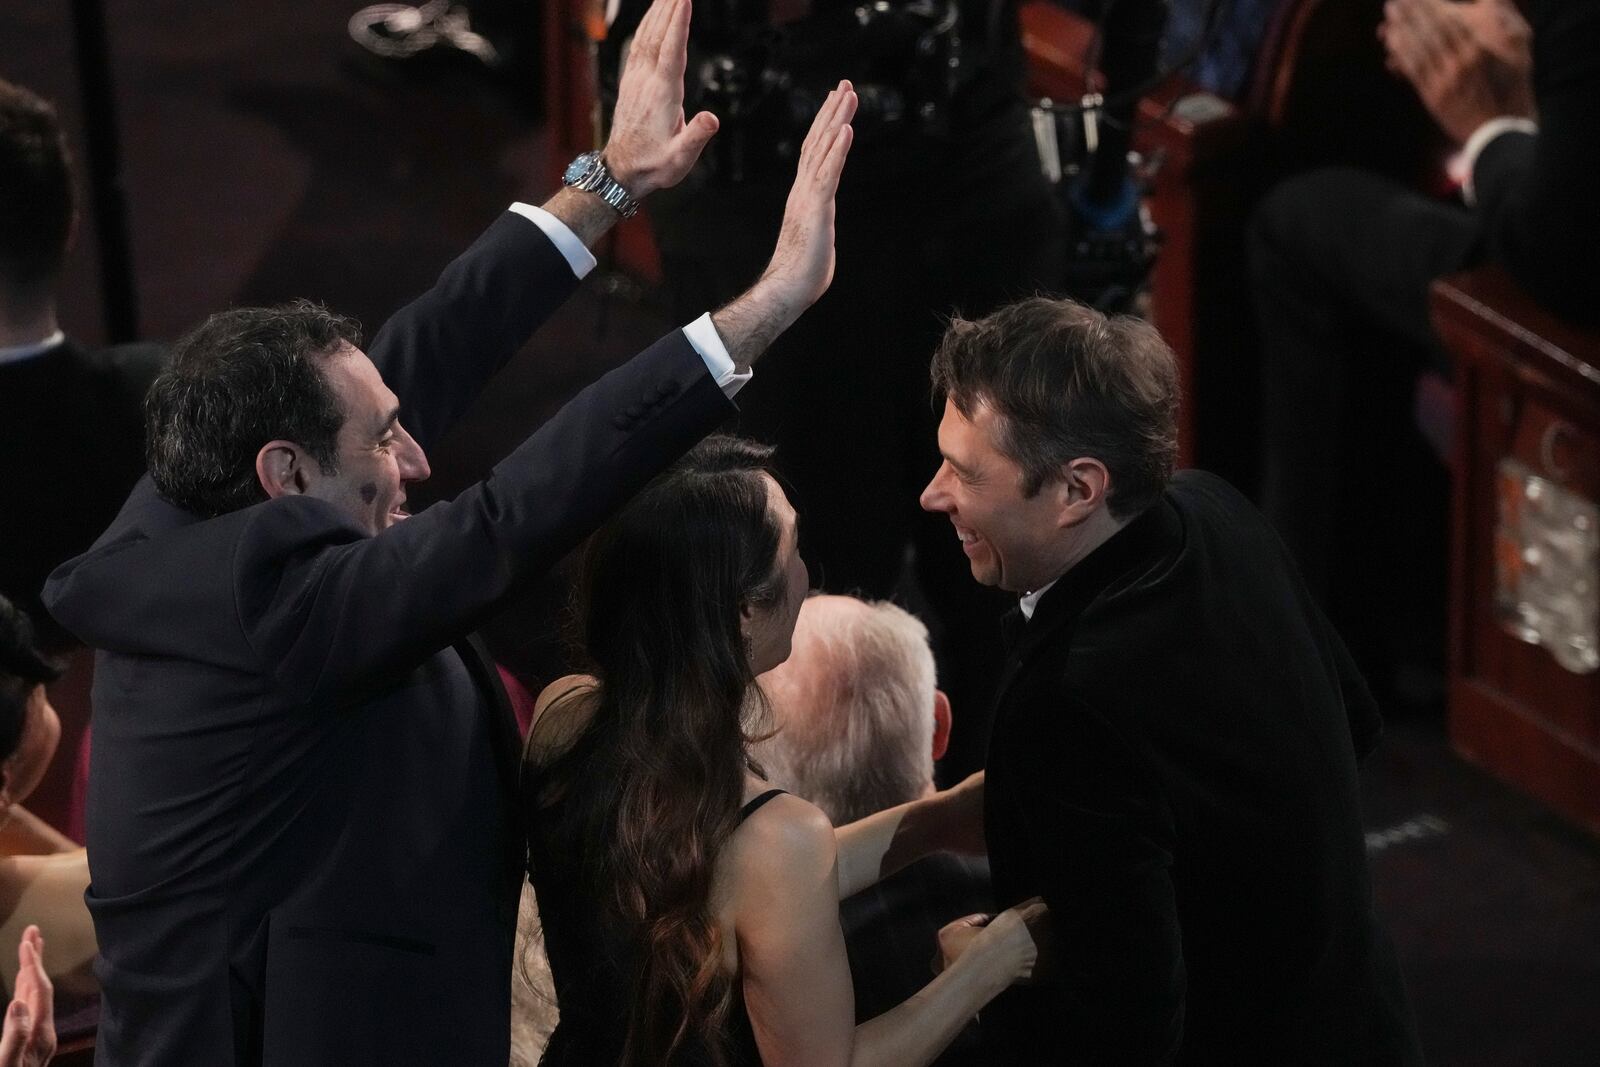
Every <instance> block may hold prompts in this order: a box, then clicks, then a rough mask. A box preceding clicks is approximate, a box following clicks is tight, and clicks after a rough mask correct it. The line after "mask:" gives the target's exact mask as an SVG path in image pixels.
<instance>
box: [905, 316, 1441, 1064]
mask: <svg viewBox="0 0 1600 1067" xmlns="http://www.w3.org/2000/svg"><path fill="white" fill-rule="evenodd" d="M933 378H934V385H935V389H936V391H937V392H938V393H940V394H942V395H943V396H944V418H943V421H942V422H941V424H940V427H939V448H940V451H941V452H942V453H943V455H944V462H943V464H942V465H941V466H940V467H939V470H938V472H937V474H936V475H935V476H934V478H933V481H932V482H931V483H930V484H929V485H928V487H927V489H925V490H924V491H923V495H922V504H923V507H925V508H928V509H929V510H930V511H937V512H943V513H944V514H946V515H947V516H948V517H949V519H950V521H951V523H952V525H953V527H954V530H953V533H954V535H955V536H957V537H959V539H960V541H961V544H962V547H963V549H964V550H965V552H966V554H967V558H968V560H969V562H970V564H971V567H972V573H973V576H974V577H976V578H977V579H978V580H979V581H980V582H982V583H984V584H986V585H998V586H1000V587H1001V588H1003V589H1007V590H1010V591H1011V592H1013V593H1017V594H1020V595H1021V597H1022V599H1021V603H1020V605H1019V608H1018V611H1017V612H1016V613H1015V614H1014V615H1013V616H1011V618H1010V620H1009V627H1008V628H1009V630H1010V631H1011V632H1010V634H1009V637H1010V641H1011V653H1010V658H1009V661H1008V663H1007V667H1006V672H1005V674H1004V676H1003V678H1002V680H1001V683H1000V696H999V703H998V705H997V707H996V711H995V722H994V733H993V736H992V738H991V740H990V747H989V761H988V776H987V783H986V795H985V805H984V807H985V811H984V829H985V836H986V838H987V841H988V847H989V861H990V865H991V870H992V874H993V879H994V890H995V897H996V901H995V902H996V903H997V904H998V905H999V906H1001V907H1006V906H1008V905H1012V904H1016V903H1018V902H1020V901H1022V900H1025V899H1027V898H1029V897H1032V896H1035V895H1041V896H1043V898H1044V900H1045V902H1046V903H1047V904H1048V905H1049V908H1050V912H1049V923H1048V925H1049V927H1050V930H1051V933H1052V934H1053V937H1054V941H1055V944H1054V953H1053V955H1054V958H1055V968H1054V971H1053V973H1045V974H1044V977H1042V978H1041V979H1040V980H1039V981H1038V982H1037V983H1036V984H1034V985H1032V986H1027V987H1013V988H1012V989H1011V990H1008V991H1007V992H1005V993H1003V994H1001V996H1000V997H998V998H997V999H996V1000H995V1001H994V1003H993V1004H991V1005H990V1006H989V1008H988V1009H986V1010H985V1011H984V1013H983V1034H984V1040H985V1042H986V1044H988V1045H989V1046H990V1050H991V1052H990V1059H989V1062H992V1063H1004V1064H1008V1065H1013V1064H1058V1063H1069V1062H1070V1063H1078V1062H1081V1063H1092V1064H1103V1063H1118V1064H1123V1063H1128V1064H1133V1063H1138V1064H1146V1063H1148V1064H1156V1063H1173V1062H1177V1063H1185V1064H1189V1063H1207V1064H1209V1063H1217V1064H1256V1063H1261V1064H1291V1063H1292V1064H1364V1065H1375V1064H1411V1063H1417V1062H1419V1061H1420V1053H1419V1051H1418V1048H1417V1044H1416V1037H1415V1033H1414V1026H1413V1024H1412V1021H1411V1017H1410V1013H1409V1009H1408V1008H1407V1005H1406V999H1405V993H1404V989H1403V987H1402V984H1401V980H1400V973H1399V968H1398V966H1397V965H1396V962H1395V959H1394V955H1393V952H1392V949H1391V948H1390V946H1389V944H1388V941H1387V940H1386V939H1385V937H1384V936H1383V934H1382V933H1381V932H1380V930H1379V928H1378V925H1377V923H1376V921H1375V919H1374V917H1373V913H1372V893H1371V887H1370V884H1369V880H1368V875H1367V865H1366V850H1365V845H1364V839H1363V834H1362V827H1361V819H1360V798H1359V796H1358V791H1357V780H1356V761H1357V759H1358V758H1359V757H1360V756H1361V755H1364V754H1365V753H1366V752H1367V751H1368V750H1369V749H1371V747H1372V746H1373V744H1374V743H1375V741H1376V739H1377V735H1378V733H1379V729H1380V723H1379V718H1378V713H1377V709H1376V708H1375V706H1374V705H1373V702H1372V698H1371V696H1370V694H1369V693H1368V690H1367V687H1366V685H1365V684H1364V683H1363V681H1362V679H1361V676H1360V675H1359V674H1358V673H1357V672H1356V670H1355V668H1354V666H1353V665H1352V663H1351V661H1350V658H1349V656H1348V654H1347V653H1346V651H1345V648H1344V645H1343V644H1342V643H1341V642H1340V640H1339V637H1338V635H1337V634H1335V633H1334V632H1333V630H1332V628H1331V627H1330V626H1329V625H1328V623H1327V620H1326V619H1325V618H1324V617H1323V616H1322V614H1321V612H1320V611H1319V610H1318V609H1317V607H1316V606H1315V604H1314V603H1313V602H1312V600H1311V598H1310V597H1309V596H1308V595H1307V592H1306V589H1305V586H1304V585H1303V583H1302V582H1301V581H1300V579H1299V577H1298V576H1297V574H1296V572H1295V569H1294V566H1293V564H1292V563H1291V562H1290V559H1289V556H1288V553H1287V552H1286V551H1285V550H1284V547H1283V544H1282V543H1281V542H1280V541H1279V539H1278V537H1277V536H1276V535H1275V534H1274V533H1273V532H1272V529H1271V528H1270V527H1269V526H1268V525H1267V523H1266V521H1265V520H1264V519H1263V518H1262V517H1261V515H1260V514H1258V513H1257V512H1256V510H1255V509H1254V508H1253V507H1251V505H1250V504H1249V503H1248V502H1247V501H1245V500H1244V499H1243V498H1242V497H1241V496H1240V495H1239V494H1238V493H1237V492H1236V491H1235V490H1234V489H1233V488H1232V487H1230V486H1229V485H1227V483H1225V482H1223V481H1222V480H1221V479H1219V478H1216V477H1214V476H1211V475H1208V474H1204V473H1202V472H1199V471H1183V472H1181V473H1178V474H1173V473H1172V467H1173V463H1174V460H1175V457H1176V454H1177V422H1176V415H1177V404H1178V382H1177V370H1176V366H1175V362H1174V360H1173V356H1172V352H1171V350H1170V349H1168V348H1167V346H1166V344H1165V343H1164V342H1163V341H1162V340H1161V338H1160V337H1159V336H1157V335H1156V333H1155V331H1154V330H1153V329H1151V328H1150V327H1149V326H1148V325H1147V324H1145V323H1142V322H1139V321H1137V320H1134V319H1128V318H1112V319H1108V318H1106V317H1105V316H1103V315H1101V314H1100V313H1098V312H1096V311H1093V310H1091V309H1089V308H1085V307H1083V306H1081V305H1077V304H1074V303H1072V302H1070V301H1052V300H1045V299H1033V300H1028V301H1024V302H1022V303H1020V304H1015V305H1012V306H1011V307H1008V308H1005V309H1002V310H1001V311H998V312H995V313H994V314H993V315H990V316H989V317H988V318H986V319H983V320H980V321H978V322H967V321H962V320H957V321H956V322H954V323H953V324H952V325H951V327H950V329H949V331H948V332H947V333H946V335H945V338H944V341H943V342H942V343H941V345H940V348H939V350H938V352H937V354H936V355H935V357H934V364H933Z"/></svg>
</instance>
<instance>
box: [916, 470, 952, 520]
mask: <svg viewBox="0 0 1600 1067" xmlns="http://www.w3.org/2000/svg"><path fill="white" fill-rule="evenodd" d="M948 466H949V465H948V464H945V463H941V464H939V469H938V470H936V471H934V472H933V479H932V481H930V482H928V487H927V488H926V489H924V490H923V491H922V496H920V497H919V498H918V500H917V502H918V503H920V504H921V505H922V510H923V511H949V510H950V506H949V504H948V496H949V494H947V493H946V492H945V490H944V476H945V469H946V468H947V467H948Z"/></svg>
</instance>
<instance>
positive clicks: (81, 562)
mask: <svg viewBox="0 0 1600 1067" xmlns="http://www.w3.org/2000/svg"><path fill="white" fill-rule="evenodd" d="M574 285H575V279H574V278H573V276H572V272H571V270H570V268H568V266H567V265H566V263H565V261H564V260H563V259H562V258H561V257H560V255H559V253H558V252H557V250H556V249H555V248H554V247H553V246H552V245H551V244H550V242H549V241H548V240H547V239H546V238H545V237H544V235H543V234H542V233H541V232H540V231H539V230H538V228H537V227H535V226H534V225H533V224H532V223H530V222H528V221H527V220H526V219H522V218H520V217H518V216H515V215H512V214H508V215H506V216H504V217H502V218H501V219H500V220H499V221H497V222H496V223H495V224H494V225H493V226H492V227H491V228H490V229H489V231H488V232H487V233H486V234H485V235H484V237H483V238H481V239H480V240H479V241H478V242H477V243H476V244H475V245H474V246H473V247H472V248H471V249H469V250H468V251H467V252H466V253H465V254H464V255H463V256H462V257H461V258H460V259H458V260H457V261H456V262H455V263H453V264H451V266H450V267H449V268H447V269H446V271H445V272H444V274H443V275H442V276H441V278H440V281H439V283H438V285H436V286H435V288H434V289H433V290H431V291H430V292H429V293H427V294H425V295H424V296H423V297H421V298H420V299H419V300H418V301H416V302H415V303H413V304H412V305H410V306H408V307H407V308H405V309H403V310H402V311H401V312H399V313H397V315H396V316H395V317H394V318H393V319H391V321H390V322H389V323H388V324H386V325H385V327H384V329H383V330H382V331H380V332H379V334H378V336H377V337H376V338H375V339H374V341H373V342H372V345H371V346H370V349H369V354H370V355H371V356H372V358H373V360H374V362H375V363H376V364H377V365H378V367H379V368H380V370H381V371H382V372H383V373H384V375H385V378H386V380H387V381H388V383H389V385H390V386H391V388H393V389H394V390H395V392H396V393H397V395H399V396H400V397H401V400H402V419H403V420H405V423H406V425H407V427H408V429H410V430H411V432H412V433H413V434H414V435H415V436H416V437H417V438H418V440H419V441H422V442H424V443H430V442H433V441H436V440H437V439H438V437H439V435H440V434H442V433H443V432H444V431H445V429H446V428H447V427H448V426H449V425H450V423H451V422H452V421H453V420H454V419H455V418H456V417H458V416H459V414H460V413H461V412H462V411H463V410H464V409H465V407H466V406H467V405H468V404H469V403H470V402H471V400H472V398H473V396H474V395H475V394H476V392H477V390H478V389H479V388H481V386H482V384H483V383H484V381H485V380H486V379H487V378H488V377H489V376H490V375H491V374H492V373H493V372H494V370H495V369H497V368H498V367H499V366H500V365H501V364H502V363H503V362H504V361H505V359H507V358H508V357H509V356H510V355H511V354H512V353H513V352H515V351H516V349H517V348H518V347H520V346H521V344H522V342H523V340H524V339H525V337H526V336H527V334H528V333H529V332H531V330H532V329H533V328H534V327H535V326H536V325H537V324H538V322H539V321H540V320H541V319H542V318H543V316H544V315H546V314H548V312H549V311H550V310H551V309H553V308H554V307H555V306H556V305H558V304H559V303H560V300H561V299H562V298H563V297H564V296H565V295H566V294H567V293H569V292H570V291H571V290H572V288H573V287H574ZM730 407H731V406H730V405H729V403H728V401H727V399H726V398H725V397H724V396H723V394H722V392H721V390H720V389H719V388H718V387H717V385H716V383H715V382H714V381H712V379H711V376H710V375H709V374H708V373H707V371H706V369H705V365H704V363H703V362H702V360H701V359H700V357H699V355H698V354H697V353H696V352H695V351H694V349H693V348H692V347H691V346H690V345H689V343H688V341H687V339H686V338H685V337H684V336H683V334H682V333H681V331H675V332H674V333H672V334H669V335H667V336H666V337H664V338H663V339H662V340H661V341H659V342H658V343H657V344H655V345H653V346H652V347H650V348H649V349H647V350H646V351H644V352H643V353H641V354H640V355H638V356H637V357H635V358H634V359H633V360H632V361H630V362H628V363H626V364H624V365H623V366H621V367H619V368H617V369H616V370H614V371H612V372H610V373H609V374H607V375H605V376H604V377H602V378H601V379H600V380H599V381H597V382H596V383H594V384H593V385H591V386H589V387H588V388H587V389H585V390H583V391H582V392H580V393H579V394H578V395H577V397H575V398H574V399H573V400H572V401H571V402H569V403H568V404H567V405H566V406H565V407H564V408H562V410H561V411H560V412H559V413H558V414H557V415H555V416H554V417H553V418H552V419H551V420H550V421H549V422H548V423H547V424H545V425H544V426H543V427H541V428H540V429H539V430H538V431H537V432H536V433H534V434H533V435H532V436H531V437H530V438H528V439H527V440H526V441H525V442H524V443H523V444H522V445H520V446H519V447H518V448H517V449H515V450H514V451H513V452H512V453H511V454H510V455H509V456H507V457H506V458H505V459H504V460H502V461H501V462H500V463H499V464H497V465H496V467H495V468H494V470H493V472H492V473H491V474H490V475H489V477H487V478H486V479H485V480H484V481H482V482H480V483H479V484H477V485H475V486H473V487H471V488H470V489H468V490H467V491H465V492H463V493H462V494H461V495H460V496H458V497H456V498H455V499H454V500H452V501H448V502H444V503H440V504H436V505H434V506H432V507H430V508H427V509H425V510H423V511H421V512H419V513H417V514H416V515H413V516H412V517H410V518H408V519H406V520H404V521H402V522H399V523H397V524H396V525H394V526H393V527H391V528H389V529H388V530H385V531H383V532H382V533H380V534H378V535H377V536H365V535H364V534H363V531H362V530H360V529H359V528H357V527H356V526H354V525H353V524H352V523H351V522H350V521H349V520H347V519H346V518H345V517H344V516H343V515H342V514H341V513H339V512H338V511H337V509H335V508H333V507H332V506H330V505H328V504H326V503H323V502H320V501H316V500H311V499H308V498H304V497H288V498H280V499H277V500H272V501H268V502H264V503H261V504H257V505H255V506H252V507H248V508H244V509H242V510H240V511H237V512H233V513H231V514H227V515H222V516H219V517H216V518H210V519H200V518H197V517H195V516H193V515H191V514H188V513H186V512H183V511H182V510H180V509H178V508H175V507H173V506H172V505H170V504H168V503H167V502H166V501H165V500H163V499H162V498H161V497H160V495H159V494H158V493H157V492H156V491H155V488H154V486H153V484H152V483H151V482H150V480H149V479H148V478H145V479H144V480H143V481H141V483H140V484H139V485H138V486H137V487H136V488H135V490H134V491H133V493H132V495H131V496H130V497H129V499H128V501H127V503H126V504H125V506H124V507H123V510H122V512H121V513H120V514H119V516H118V517H117V519H116V520H115V522H113V523H112V525H111V527H110V528H109V529H108V530H107V531H106V532H105V534H104V535H103V536H102V537H101V538H100V540H99V541H98V542H97V543H96V545H95V546H94V548H92V549H91V550H90V551H89V552H88V553H86V554H85V555H83V556H81V557H79V558H77V559H75V560H73V561H71V562H70V563H68V564H66V565H65V566H63V567H61V568H60V569H59V570H58V571H57V572H56V573H55V574H54V575H53V576H52V578H51V581H50V584H49V586H48V589H47V599H48V601H49V603H50V605H51V609H52V610H53V611H54V612H55V613H56V615H57V616H58V618H60V619H61V620H62V622H63V623H65V624H66V625H67V626H68V627H70V628H71V629H72V630H73V631H74V632H76V633H77V634H79V635H80V636H81V637H82V638H83V639H84V640H85V641H86V642H87V643H89V644H91V645H92V646H94V647H96V648H97V649H99V650H101V651H100V654H99V657H98V660H97V664H96V679H95V694H94V701H95V744H94V747H93V750H92V757H91V758H92V766H91V773H90V784H89V803H88V832H89V850H90V851H89V854H90V866H91V875H92V878H93V886H92V888H91V890H90V892H89V894H88V903H89V906H90V910H91V913H92V915H93V917H94V920H95V925H96V932H97V935H98V936H99V939H100V945H101V958H100V960H99V961H98V964H97V966H98V970H99V974H100V977H101V981H102V985H103V988H104V991H105V994H104V1007H103V1011H102V1022H101V1037H100V1041H99V1047H98V1055H99V1057H100V1061H101V1062H106V1063H111V1064H118V1065H121V1064H157V1063H228V1062H238V1063H255V1062H263V1063H267V1064H282V1065H296V1067H298V1065H305V1064H318V1063H330V1064H331V1063H343V1062H390V1063H422V1062H427V1063H446V1062H449V1063H463V1064H489V1063H494V1064H497V1065H499V1064H503V1063H504V1062H505V1060H506V1057H507V1044H508V1034H509V1020H508V1017H507V1012H508V1010H509V1009H508V999H509V998H508V997H507V995H506V982H507V981H508V980H509V976H510V973H511V946H512V936H513V931H514V926H515V913H516V901H517V895H518V893H517V890H518V883H519V881H520V872H521V869H522V866H523V849H522V837H521V834H520V833H519V830H518V824H517V814H516V811H515V808H514V803H513V799H514V781H515V770H516V743H515V732H514V726H513V725H512V723H511V721H510V717H509V712H508V711H507V710H506V709H505V706H504V702H503V693H502V691H501V690H500V687H499V684H498V682H497V681H496V680H495V679H494V677H493V671H492V669H490V668H489V667H488V665H487V663H486V662H485V661H484V660H483V658H482V657H481V655H479V653H478V651H477V650H476V649H475V648H474V647H472V645H471V643H470V641H469V640H468V637H469V635H470V634H471V633H472V631H473V630H475V629H476V628H477V626H478V625H479V624H480V623H481V622H482V621H483V619H484V618H485V617H486V616H487V615H488V614H490V613H491V612H493V611H494V610H495V609H496V607H497V606H498V605H499V604H500V603H501V602H502V601H503V600H504V598H505V597H507V596H508V595H509V594H510V593H511V591H512V590H513V589H514V588H515V587H516V585H517V584H518V583H519V582H520V581H521V580H523V579H524V578H525V577H527V576H530V575H533V574H535V573H537V572H538V571H540V570H541V569H544V568H547V567H548V566H550V565H551V564H553V563H554V562H555V561H556V560H558V559H559V558H560V557H561V556H562V555H564V554H565V553H567V552H568V551H569V550H570V549H571V548H572V547H574V546H575V545H576V544H577V542H578V541H579V540H580V539H581V538H582V537H583V536H585V535H586V534H587V533H588V532H589V531H590V530H592V529H593V528H594V527H595V526H596V525H597V524H598V523H599V522H600V521H601V520H602V519H603V518H604V517H605V516H606V515H607V514H608V513H609V511H611V510H612V509H613V508H614V507H616V506H617V505H618V504H619V503H620V502H621V501H622V500H623V499H625V498H626V497H627V496H628V495H629V494H631V493H632V492H634V491H635V490H636V489H637V488H638V487H639V486H640V485H642V484H643V482H644V481H645V480H647V479H648V478H649V477H651V476H652V474H653V473H654V472H655V471H656V470H658V469H659V468H660V467H662V466H664V465H665V464H667V463H669V462H671V461H672V460H673V459H674V458H675V457H676V456H678V455H679V454H681V453H682V452H683V451H684V450H685V449H686V448H687V447H688V446H689V445H690V444H692V443H693V442H694V441H695V440H697V439H698V438H699V437H700V436H701V435H703V434H704V433H705V432H707V431H709V430H710V429H711V428H713V427H714V426H715V425H716V424H717V423H718V422H719V421H721V420H722V419H723V418H725V417H726V415H727V413H728V411H729V410H730Z"/></svg>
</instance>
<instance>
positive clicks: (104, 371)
mask: <svg viewBox="0 0 1600 1067" xmlns="http://www.w3.org/2000/svg"><path fill="white" fill-rule="evenodd" d="M165 358H166V350H165V349H163V348H161V347H160V346H158V345H122V346H119V347H116V348H106V349H99V350H95V349H88V348H84V347H83V346H82V345H80V344H78V343H77V342H75V341H73V340H71V339H70V338H69V339H68V340H66V341H65V342H63V343H62V344H59V345H57V346H56V347H54V348H52V349H50V350H49V351H48V352H45V353H42V354H40V355H37V356H34V357H32V358H30V359H25V360H21V361H18V362H14V363H5V364H0V593H3V594H4V595H5V596H7V597H9V598H10V599H11V601H12V603H14V604H16V605H17V606H18V607H20V608H22V609H23V610H25V611H27V612H28V614H29V615H31V616H33V619H34V622H35V624H36V625H37V626H38V628H39V631H40V637H41V639H42V640H43V642H44V643H45V644H46V645H49V646H51V647H54V648H59V647H61V646H62V645H64V644H66V643H67V640H66V635H65V634H63V633H61V632H60V630H59V629H58V628H57V627H56V626H55V625H54V623H53V622H52V621H51V619H50V617H49V616H48V615H46V614H45V612H44V610H43V607H42V605H41V604H40V601H39V593H40V591H41V590H42V589H43V588H44V581H45V579H46V578H48V577H49V576H50V572H51V571H52V570H54V569H55V568H56V567H57V566H58V565H59V564H61V563H63V562H64V561H66V560H69V559H71V558H72V557H73V556H76V555H77V554H78V553H80V552H83V551H84V550H86V549H87V548H88V547H89V546H90V545H92V544H94V539H95V538H96V537H98V536H100V533H101V531H102V530H104V529H105V528H106V526H107V524H108V523H110V522H111V520H112V519H113V518H115V517H116V514H117V509H118V508H119V507H121V506H122V502H123V501H124V500H126V499H127V497H128V490H130V489H132V488H133V483H134V482H136V481H138V480H139V475H141V474H143V473H144V394H145V391H146V390H147V389H148V388H149V386H150V382H151V381H152V380H154V378H155V376H156V375H157V374H158V373H160V371H161V367H162V365H163V363H164V361H165Z"/></svg>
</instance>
